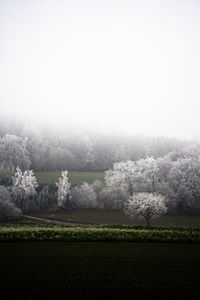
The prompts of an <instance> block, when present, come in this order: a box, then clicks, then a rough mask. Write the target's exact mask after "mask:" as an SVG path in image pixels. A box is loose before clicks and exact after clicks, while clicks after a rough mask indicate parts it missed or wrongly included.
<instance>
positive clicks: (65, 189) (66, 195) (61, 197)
mask: <svg viewBox="0 0 200 300" xmlns="http://www.w3.org/2000/svg"><path fill="white" fill-rule="evenodd" d="M61 174H62V177H61V178H59V181H58V182H56V186H57V187H58V197H57V206H58V207H60V208H61V207H66V206H67V203H68V201H69V200H70V199H71V195H70V187H71V184H70V183H69V181H68V171H63V172H62V173H61Z"/></svg>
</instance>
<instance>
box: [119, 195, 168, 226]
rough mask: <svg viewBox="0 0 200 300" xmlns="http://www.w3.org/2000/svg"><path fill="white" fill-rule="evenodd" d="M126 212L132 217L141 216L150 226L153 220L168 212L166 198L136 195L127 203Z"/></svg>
mask: <svg viewBox="0 0 200 300" xmlns="http://www.w3.org/2000/svg"><path fill="white" fill-rule="evenodd" d="M124 211H125V213H126V214H128V215H129V216H130V217H135V216H136V215H141V216H143V217H144V219H145V221H146V222H147V224H148V225H150V221H151V219H154V218H157V217H159V216H161V215H163V214H165V213H166V212H167V207H166V204H165V198H164V197H163V196H162V195H160V194H153V193H135V194H133V195H132V196H131V197H130V198H129V199H128V201H127V203H126V205H125V208H124Z"/></svg>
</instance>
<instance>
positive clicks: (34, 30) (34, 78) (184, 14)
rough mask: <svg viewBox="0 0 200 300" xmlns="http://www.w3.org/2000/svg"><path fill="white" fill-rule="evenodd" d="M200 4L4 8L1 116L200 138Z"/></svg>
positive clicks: (14, 4)
mask: <svg viewBox="0 0 200 300" xmlns="http://www.w3.org/2000/svg"><path fill="white" fill-rule="evenodd" d="M199 16H200V1H198V0H180V1H179V0H173V1H170V0H168V1H164V0H163V1H162V0H158V1H149V0H146V1H142V0H138V1H133V0H132V1H131V0H130V1H126V0H120V1H116V0H115V1H110V0H105V1H103V0H99V1H85V0H82V1H81V0H80V1H78V0H73V1H72V0H71V1H67V0H66V1H64V0H63V1H61V0H57V1H50V0H48V1H44V0H40V1H33V0H32V1H28V0H26V1H25V0H24V1H18V0H15V1H11V0H9V1H6V0H0V82H1V84H0V115H1V116H4V117H5V116H8V117H11V118H17V117H21V118H24V119H26V120H28V119H31V120H34V121H38V122H44V123H45V124H46V123H49V124H51V125H52V124H55V126H62V124H70V125H73V126H76V127H79V126H80V127H81V128H82V127H83V126H86V127H90V128H93V129H94V128H96V129H98V130H102V131H107V130H111V131H120V132H125V133H135V134H137V133H141V134H151V135H152V134H153V135H160V134H162V135H168V136H175V137H180V138H195V137H197V138H199V137H200V132H199V127H200V117H199V112H200V84H199V83H200V82H199V81H200V56H199V53H200V17H199Z"/></svg>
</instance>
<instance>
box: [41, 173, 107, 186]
mask: <svg viewBox="0 0 200 300" xmlns="http://www.w3.org/2000/svg"><path fill="white" fill-rule="evenodd" d="M35 176H36V178H37V180H38V182H39V183H55V182H56V181H58V179H59V177H61V172H35ZM95 179H99V180H101V181H102V182H104V172H69V182H70V183H71V184H80V183H83V182H87V183H89V184H91V183H93V182H94V180H95Z"/></svg>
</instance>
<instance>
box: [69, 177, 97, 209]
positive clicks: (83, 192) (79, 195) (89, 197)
mask: <svg viewBox="0 0 200 300" xmlns="http://www.w3.org/2000/svg"><path fill="white" fill-rule="evenodd" d="M72 201H74V202H75V204H76V207H78V208H87V209H91V208H97V207H98V202H97V196H96V193H95V191H94V189H93V187H92V185H89V184H88V183H87V182H84V183H83V184H82V185H81V186H77V187H75V188H74V189H73V192H72Z"/></svg>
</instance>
